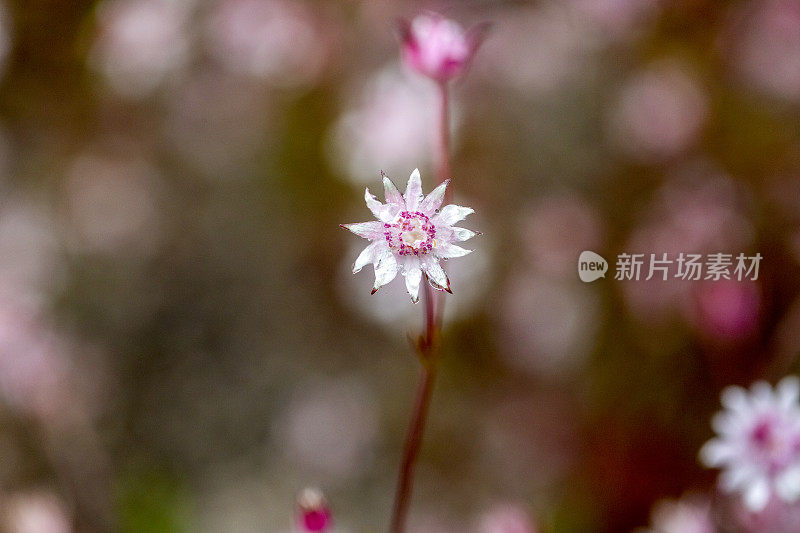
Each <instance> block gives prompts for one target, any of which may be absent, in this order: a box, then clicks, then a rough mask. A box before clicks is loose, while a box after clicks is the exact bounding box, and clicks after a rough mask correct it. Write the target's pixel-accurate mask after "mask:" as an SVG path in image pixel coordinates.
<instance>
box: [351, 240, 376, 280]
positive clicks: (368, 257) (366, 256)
mask: <svg viewBox="0 0 800 533" xmlns="http://www.w3.org/2000/svg"><path fill="white" fill-rule="evenodd" d="M379 244H381V242H380V241H375V242H372V243H370V244H369V246H367V247H366V248H364V250H362V251H361V253H360V254H358V258H356V262H355V263H353V274H357V273H359V272H361V269H362V268H364V267H365V266H367V265H368V264H370V263H374V262H375V259H376V258H377V255H378V251H379V248H378V245H379Z"/></svg>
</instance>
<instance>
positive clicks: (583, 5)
mask: <svg viewBox="0 0 800 533" xmlns="http://www.w3.org/2000/svg"><path fill="white" fill-rule="evenodd" d="M568 4H569V5H570V7H571V8H572V9H573V12H574V15H575V16H577V17H580V18H581V20H584V21H585V22H587V23H588V25H590V26H591V28H589V29H590V30H591V29H593V30H594V31H596V32H598V34H599V35H598V38H599V39H608V40H611V41H624V40H627V39H630V38H631V37H634V36H636V35H637V34H639V33H640V32H641V30H643V29H644V26H645V25H646V24H647V23H648V22H650V21H652V20H653V19H654V18H655V16H656V15H657V14H658V2H657V1H656V0H569V2H568Z"/></svg>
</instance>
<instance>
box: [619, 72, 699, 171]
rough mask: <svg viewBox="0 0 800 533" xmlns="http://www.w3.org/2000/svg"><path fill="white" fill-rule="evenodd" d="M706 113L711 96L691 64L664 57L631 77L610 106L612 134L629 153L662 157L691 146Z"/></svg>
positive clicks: (638, 157) (648, 158)
mask: <svg viewBox="0 0 800 533" xmlns="http://www.w3.org/2000/svg"><path fill="white" fill-rule="evenodd" d="M708 114H709V102H708V96H707V94H706V91H705V89H704V88H703V87H702V85H700V83H699V82H698V81H697V79H696V77H695V75H694V74H693V73H692V72H691V71H690V69H689V68H688V67H687V66H686V65H684V64H682V63H680V62H678V61H675V60H662V61H660V62H658V63H655V64H652V65H650V66H649V67H648V68H647V69H646V70H644V71H642V72H639V73H637V74H636V75H634V76H633V77H632V78H631V79H629V80H627V82H626V83H625V85H624V86H623V87H622V90H621V91H620V94H619V97H618V100H617V102H616V104H615V105H614V106H613V107H612V109H611V114H610V116H609V118H608V134H609V137H610V139H611V142H612V144H613V145H614V146H615V147H616V148H617V150H619V151H620V152H622V153H624V154H625V155H627V156H628V157H630V158H631V159H634V160H636V161H640V162H645V163H649V162H652V161H661V160H664V159H668V158H671V157H673V156H676V155H678V154H681V153H683V152H684V151H686V150H687V149H689V148H690V147H691V145H692V143H694V142H695V141H696V140H697V139H698V137H699V136H700V134H701V132H702V130H703V127H704V126H705V123H706V120H707V118H708Z"/></svg>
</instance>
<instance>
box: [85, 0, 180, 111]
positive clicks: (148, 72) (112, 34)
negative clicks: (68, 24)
mask: <svg viewBox="0 0 800 533" xmlns="http://www.w3.org/2000/svg"><path fill="white" fill-rule="evenodd" d="M193 3H194V2H193V1H191V0H175V1H171V0H106V1H105V2H103V3H102V4H100V5H99V6H98V7H97V24H98V37H97V40H96V41H95V43H94V46H93V47H92V50H91V52H90V54H89V58H88V59H89V63H90V64H91V66H93V67H94V68H95V69H96V70H98V71H99V72H100V73H102V74H103V75H104V76H105V78H106V81H107V82H108V84H109V85H110V87H111V88H112V89H113V90H114V91H115V92H116V93H117V94H119V95H120V96H123V97H128V98H140V97H143V96H146V95H147V94H149V93H150V92H151V91H153V90H154V89H155V88H156V87H158V86H159V84H160V83H161V82H162V80H163V79H164V78H165V77H166V76H167V75H168V74H170V73H171V72H174V71H175V70H177V69H178V68H180V67H181V66H182V65H183V64H184V63H185V62H186V60H187V58H188V53H189V36H188V33H187V29H186V24H187V22H188V18H189V14H190V12H191V9H192V6H193Z"/></svg>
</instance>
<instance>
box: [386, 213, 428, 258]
mask: <svg viewBox="0 0 800 533" xmlns="http://www.w3.org/2000/svg"><path fill="white" fill-rule="evenodd" d="M383 227H384V230H385V231H384V232H383V236H384V238H385V239H386V244H388V245H389V248H390V249H392V250H393V251H394V252H395V253H396V254H398V255H416V256H420V255H426V254H429V253H430V252H431V250H432V249H433V247H434V246H436V240H435V238H436V227H435V226H434V225H433V224H432V223H431V221H430V219H429V218H428V217H427V216H426V215H424V214H422V213H420V212H419V211H415V212H413V213H412V212H410V211H403V212H401V213H400V215H399V216H398V218H397V221H396V222H394V223H393V224H388V223H387V224H384V225H383Z"/></svg>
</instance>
